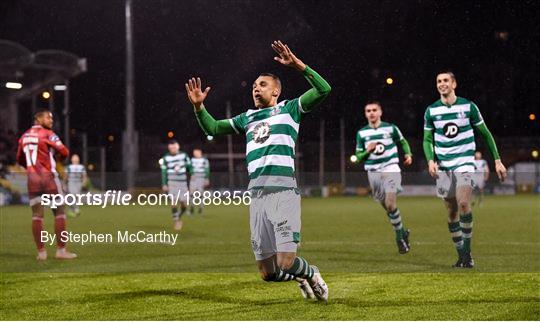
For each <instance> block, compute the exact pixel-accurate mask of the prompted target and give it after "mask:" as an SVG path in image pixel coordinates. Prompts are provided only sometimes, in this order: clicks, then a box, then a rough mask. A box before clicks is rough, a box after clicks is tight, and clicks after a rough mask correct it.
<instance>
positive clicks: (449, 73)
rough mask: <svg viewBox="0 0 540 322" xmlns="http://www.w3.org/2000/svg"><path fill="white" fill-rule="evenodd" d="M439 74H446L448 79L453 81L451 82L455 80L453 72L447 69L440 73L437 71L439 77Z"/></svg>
mask: <svg viewBox="0 0 540 322" xmlns="http://www.w3.org/2000/svg"><path fill="white" fill-rule="evenodd" d="M440 74H448V75H450V77H451V78H452V79H453V80H456V74H454V72H453V71H451V70H449V69H443V70H441V71H439V72H438V73H437V76H439V75H440Z"/></svg>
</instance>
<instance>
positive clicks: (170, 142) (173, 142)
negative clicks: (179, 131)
mask: <svg viewBox="0 0 540 322" xmlns="http://www.w3.org/2000/svg"><path fill="white" fill-rule="evenodd" d="M177 143H178V140H177V139H170V140H169V141H168V142H167V144H177ZM178 144H180V143H178Z"/></svg>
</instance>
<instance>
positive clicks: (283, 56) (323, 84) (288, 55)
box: [272, 40, 332, 112]
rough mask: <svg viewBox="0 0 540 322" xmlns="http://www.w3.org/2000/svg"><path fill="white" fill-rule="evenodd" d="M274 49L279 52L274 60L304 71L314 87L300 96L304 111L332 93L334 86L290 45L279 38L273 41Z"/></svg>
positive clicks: (309, 109) (307, 110)
mask: <svg viewBox="0 0 540 322" xmlns="http://www.w3.org/2000/svg"><path fill="white" fill-rule="evenodd" d="M272 49H274V51H275V52H276V53H277V54H278V56H276V57H274V60H276V61H278V62H279V63H281V64H283V65H285V66H289V67H291V68H294V69H296V70H298V71H300V72H302V74H303V75H304V77H305V78H306V80H307V81H308V82H309V84H310V85H311V87H312V88H310V89H309V90H308V91H307V92H305V93H304V94H302V96H301V97H300V105H301V106H302V110H303V111H304V112H309V111H311V110H312V109H313V108H314V107H315V106H317V105H318V104H319V103H321V102H322V101H323V100H324V99H325V98H326V97H327V96H328V94H330V91H331V90H332V88H331V87H330V85H329V84H328V82H327V81H326V80H325V79H324V78H322V77H321V75H319V74H318V73H317V72H316V71H314V70H313V69H311V68H310V67H309V66H307V65H306V64H304V62H302V61H301V60H300V59H299V58H298V57H296V55H294V53H293V52H292V51H291V49H290V48H289V46H287V45H286V44H284V43H282V42H281V41H279V40H278V41H274V42H273V43H272Z"/></svg>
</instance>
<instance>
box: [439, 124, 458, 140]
mask: <svg viewBox="0 0 540 322" xmlns="http://www.w3.org/2000/svg"><path fill="white" fill-rule="evenodd" d="M443 134H444V136H446V137H447V138H450V139H453V138H455V137H456V136H457V135H458V134H459V126H457V124H456V123H452V122H449V123H446V124H445V125H444V127H443Z"/></svg>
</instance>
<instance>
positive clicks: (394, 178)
mask: <svg viewBox="0 0 540 322" xmlns="http://www.w3.org/2000/svg"><path fill="white" fill-rule="evenodd" d="M368 180H369V186H370V187H371V195H372V196H373V199H375V200H377V201H383V200H384V199H385V198H386V194H387V193H400V192H401V191H402V190H403V189H402V188H401V172H379V171H369V172H368Z"/></svg>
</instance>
